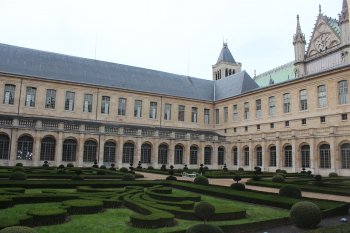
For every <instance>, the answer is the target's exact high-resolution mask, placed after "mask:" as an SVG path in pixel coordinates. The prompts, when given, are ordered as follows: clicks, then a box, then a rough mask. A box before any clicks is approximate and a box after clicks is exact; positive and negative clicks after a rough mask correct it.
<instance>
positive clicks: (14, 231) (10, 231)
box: [0, 226, 38, 233]
mask: <svg viewBox="0 0 350 233" xmlns="http://www.w3.org/2000/svg"><path fill="white" fill-rule="evenodd" d="M0 233H38V232H37V231H36V230H34V229H33V228H30V227H24V226H14V227H6V228H4V229H2V230H1V231H0Z"/></svg>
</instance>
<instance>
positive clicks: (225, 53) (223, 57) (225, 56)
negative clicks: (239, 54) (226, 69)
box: [216, 43, 236, 64]
mask: <svg viewBox="0 0 350 233" xmlns="http://www.w3.org/2000/svg"><path fill="white" fill-rule="evenodd" d="M220 62H229V63H236V61H235V59H234V58H233V56H232V54H231V52H230V50H229V49H228V46H227V43H224V45H223V47H222V49H221V52H220V55H219V58H218V61H217V62H216V64H218V63H220Z"/></svg>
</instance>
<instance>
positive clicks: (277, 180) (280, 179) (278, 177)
mask: <svg viewBox="0 0 350 233" xmlns="http://www.w3.org/2000/svg"><path fill="white" fill-rule="evenodd" d="M272 182H275V183H283V182H285V178H284V176H282V175H280V174H277V175H275V176H273V177H272Z"/></svg>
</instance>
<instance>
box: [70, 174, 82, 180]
mask: <svg viewBox="0 0 350 233" xmlns="http://www.w3.org/2000/svg"><path fill="white" fill-rule="evenodd" d="M71 179H72V180H84V177H82V176H81V175H75V176H72V178H71Z"/></svg>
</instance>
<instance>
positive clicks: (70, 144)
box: [62, 139, 77, 162]
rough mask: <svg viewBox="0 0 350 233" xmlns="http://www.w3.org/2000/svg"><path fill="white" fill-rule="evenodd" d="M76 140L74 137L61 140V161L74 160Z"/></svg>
mask: <svg viewBox="0 0 350 233" xmlns="http://www.w3.org/2000/svg"><path fill="white" fill-rule="evenodd" d="M76 154H77V142H76V141H75V140H74V139H66V140H64V142H63V148H62V161H66V162H72V161H75V160H76Z"/></svg>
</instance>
